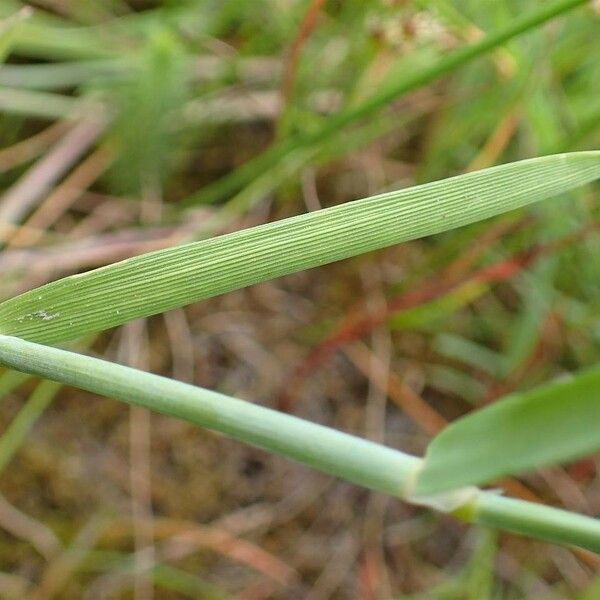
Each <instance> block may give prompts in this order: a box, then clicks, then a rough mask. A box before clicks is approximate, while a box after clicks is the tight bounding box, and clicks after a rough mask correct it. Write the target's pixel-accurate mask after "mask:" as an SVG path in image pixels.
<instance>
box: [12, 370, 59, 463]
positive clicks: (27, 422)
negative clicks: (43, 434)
mask: <svg viewBox="0 0 600 600" xmlns="http://www.w3.org/2000/svg"><path fill="white" fill-rule="evenodd" d="M60 388H61V385H60V384H59V383H55V382H54V381H42V382H41V383H40V384H39V385H38V386H37V387H36V388H35V390H34V391H33V392H32V394H31V396H30V397H29V399H28V400H27V402H25V404H24V405H23V408H21V410H20V411H19V413H18V414H17V416H16V417H15V418H14V419H13V420H12V422H11V423H10V425H9V426H8V427H7V428H6V431H4V432H3V434H2V436H1V437H0V474H1V473H2V472H3V471H4V468H5V467H6V465H7V464H8V463H9V462H10V461H11V459H12V458H13V456H14V455H15V454H16V452H17V451H18V450H19V448H20V447H21V446H22V445H23V442H24V441H25V438H26V437H27V435H28V434H29V432H30V431H31V429H32V427H33V426H34V425H35V423H36V422H37V421H38V419H39V418H40V417H41V415H42V414H43V412H44V411H45V410H46V408H48V406H49V405H50V403H51V402H52V400H53V399H54V397H55V396H56V394H57V393H58V390H59V389H60Z"/></svg>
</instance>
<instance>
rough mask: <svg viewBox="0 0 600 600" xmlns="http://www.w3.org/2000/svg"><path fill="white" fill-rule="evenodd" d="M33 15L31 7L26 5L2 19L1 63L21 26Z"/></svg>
mask: <svg viewBox="0 0 600 600" xmlns="http://www.w3.org/2000/svg"><path fill="white" fill-rule="evenodd" d="M30 16H31V9H30V8H28V7H24V8H22V9H21V10H19V11H18V12H17V13H15V14H14V15H11V16H10V17H8V18H6V19H4V20H2V21H0V63H2V62H4V59H5V58H6V57H7V56H8V54H9V53H10V50H11V47H12V44H13V41H14V39H15V36H16V34H17V32H18V30H19V27H20V26H21V24H22V23H23V21H25V19H28V18H29V17H30Z"/></svg>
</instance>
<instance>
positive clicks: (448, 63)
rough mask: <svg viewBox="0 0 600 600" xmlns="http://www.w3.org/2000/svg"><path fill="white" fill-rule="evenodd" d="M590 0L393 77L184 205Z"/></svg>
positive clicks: (516, 23)
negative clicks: (370, 93) (426, 65)
mask: <svg viewBox="0 0 600 600" xmlns="http://www.w3.org/2000/svg"><path fill="white" fill-rule="evenodd" d="M585 2H586V0H558V1H557V2H553V3H542V5H541V6H540V7H539V8H537V10H534V11H531V12H529V13H527V14H525V15H522V16H519V17H516V18H515V19H513V20H512V21H511V22H510V23H509V24H508V25H507V26H506V27H503V28H501V29H499V30H497V31H493V32H491V33H490V34H488V35H487V36H485V37H483V38H482V39H481V40H479V41H478V42H475V43H473V44H469V45H467V46H464V47H462V48H459V49H457V50H455V51H454V52H450V53H447V54H445V55H444V56H443V57H442V58H441V59H440V60H438V61H436V62H433V63H432V64H431V65H429V66H428V67H427V68H424V69H419V70H417V71H415V72H411V73H409V74H408V75H404V72H402V74H401V76H400V77H397V78H391V79H390V80H388V81H387V82H385V83H384V85H382V86H380V88H379V89H378V90H377V91H376V92H375V93H374V94H373V95H372V96H370V97H369V98H367V99H366V100H365V101H364V102H361V103H360V104H357V105H356V106H350V107H348V108H347V109H345V110H342V111H341V112H339V113H338V114H337V115H333V116H331V117H328V118H327V120H326V122H325V123H324V125H323V126H322V127H320V128H317V129H316V130H314V131H311V132H309V133H306V134H304V135H299V136H293V137H289V138H287V139H285V140H284V141H282V142H281V143H280V144H276V145H274V146H272V147H271V148H269V149H268V150H267V151H266V152H263V153H262V154H260V155H259V156H257V157H256V158H255V159H253V160H251V161H249V162H247V163H246V164H244V165H242V166H241V167H240V168H239V169H236V170H235V171H233V172H232V173H231V174H230V175H227V176H225V177H223V178H222V179H220V180H218V181H216V182H215V183H214V184H212V185H210V186H208V187H207V188H205V189H203V190H200V191H199V192H198V193H196V194H194V195H192V196H190V197H189V198H187V199H186V200H185V201H184V205H193V204H197V203H213V202H218V201H220V200H223V199H224V198H227V197H228V196H231V195H233V194H235V193H237V192H239V191H240V190H241V189H242V188H244V187H245V186H247V185H249V184H250V183H251V182H252V181H253V180H254V179H255V178H257V177H259V176H260V175H261V174H262V173H264V172H265V171H267V170H269V169H270V168H271V167H273V166H274V165H276V164H277V163H279V162H280V161H281V159H283V158H285V157H286V156H287V155H288V154H290V153H291V152H293V151H295V150H296V149H298V148H300V147H307V146H312V145H315V144H320V143H323V142H325V141H327V140H329V139H330V138H331V137H332V136H334V135H336V134H337V133H339V131H340V129H342V128H344V127H346V126H348V125H351V124H353V123H356V122H358V121H360V120H361V119H364V118H366V117H369V116H372V115H373V114H375V113H376V112H377V111H378V110H380V109H381V108H383V107H384V106H386V105H388V104H389V103H390V102H392V101H393V100H395V99H397V98H399V97H401V96H403V95H404V94H407V93H408V92H411V91H413V90H416V89H419V88H420V87H423V86H424V85H427V84H429V83H431V82H433V81H435V80H436V79H439V78H440V77H442V76H444V75H446V74H447V73H450V72H452V71H454V70H455V69H457V68H459V67H461V66H463V65H465V64H466V63H468V62H469V61H471V60H473V59H475V58H477V57H478V56H483V55H484V54H485V53H486V52H489V51H490V50H493V49H494V48H498V47H499V46H501V45H502V44H504V43H505V42H507V41H509V40H511V39H512V38H514V37H517V36H519V35H521V34H523V33H525V32H527V31H531V30H533V29H535V28H536V27H539V26H540V25H541V24H543V23H545V22H546V21H549V20H550V19H553V18H554V17H556V16H558V15H560V14H562V13H564V12H567V11H569V10H571V9H573V8H575V7H576V6H579V5H581V4H585Z"/></svg>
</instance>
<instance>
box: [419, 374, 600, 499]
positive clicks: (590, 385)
mask: <svg viewBox="0 0 600 600" xmlns="http://www.w3.org/2000/svg"><path fill="white" fill-rule="evenodd" d="M599 406H600V367H596V368H594V369H591V370H589V371H585V372H582V373H578V374H577V375H575V376H572V377H569V378H566V379H562V380H560V381H557V382H555V383H552V384H549V385H545V386H542V387H539V388H536V389H534V390H531V391H527V392H522V393H515V394H511V395H510V396H507V397H506V398H505V399H503V400H499V401H497V402H496V403H494V404H493V405H491V406H489V407H487V408H483V409H481V410H478V411H476V412H473V413H471V414H469V415H468V416H466V417H464V418H462V419H459V420H458V421H455V422H454V423H452V424H451V425H449V426H448V427H447V428H446V429H445V430H444V431H442V432H441V433H440V434H439V435H438V436H437V437H436V438H435V439H434V440H433V442H432V443H431V444H430V446H429V448H428V450H427V454H426V456H425V463H424V467H423V471H422V472H421V475H420V477H419V479H418V482H417V486H416V492H415V493H416V494H423V495H429V494H436V493H438V492H443V491H446V490H450V489H453V488H457V487H461V486H465V485H479V484H483V483H487V482H489V481H492V480H493V479H496V478H498V477H501V476H503V475H509V474H519V473H523V472H525V471H527V470H530V469H533V468H536V467H541V466H546V465H550V464H554V463H559V462H564V461H567V460H571V459H574V458H577V457H580V456H583V455H585V454H589V453H590V452H593V451H595V450H597V449H598V448H600V427H599V426H598V424H599V423H598V419H597V415H598V407H599Z"/></svg>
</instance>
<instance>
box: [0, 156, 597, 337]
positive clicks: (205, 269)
mask: <svg viewBox="0 0 600 600" xmlns="http://www.w3.org/2000/svg"><path fill="white" fill-rule="evenodd" d="M598 177H600V152H576V153H572V154H559V155H553V156H546V157H542V158H535V159H530V160H525V161H520V162H516V163H510V164H506V165H502V166H499V167H493V168H491V169H485V170H482V171H477V172H474V173H468V174H466V175H459V176H457V177H452V178H450V179H446V180H443V181H436V182H433V183H428V184H425V185H420V186H416V187H413V188H409V189H405V190H400V191H395V192H389V193H386V194H381V195H379V196H373V197H371V198H366V199H363V200H358V201H355V202H349V203H347V204H343V205H340V206H335V207H332V208H327V209H323V210H319V211H314V212H312V213H309V214H304V215H300V216H297V217H292V218H289V219H283V220H281V221H277V222H274V223H269V224H266V225H261V226H259V227H254V228H251V229H247V230H243V231H238V232H235V233H231V234H228V235H223V236H219V237H215V238H212V239H208V240H203V241H200V242H195V243H192V244H187V245H183V246H178V247H174V248H168V249H166V250H160V251H157V252H152V253H149V254H145V255H142V256H138V257H135V258H131V259H128V260H125V261H122V262H119V263H116V264H113V265H109V266H107V267H103V268H100V269H96V270H94V271H90V272H88V273H84V274H78V275H73V276H71V277H66V278H64V279H61V280H59V281H55V282H53V283H50V284H48V285H45V286H42V287H40V288H37V289H35V290H31V291H29V292H26V293H24V294H22V295H20V296H17V297H15V298H11V299H10V300H7V301H6V302H4V303H2V304H0V333H4V334H7V335H14V336H18V337H22V338H25V339H29V340H32V341H39V342H46V343H54V342H60V341H63V340H69V339H74V338H77V337H79V336H81V335H83V334H85V333H91V332H96V331H102V330H104V329H107V328H109V327H114V326H116V325H120V324H122V323H125V322H127V321H130V320H132V319H136V318H139V317H143V316H149V315H153V314H158V313H161V312H164V311H167V310H170V309H173V308H177V307H180V306H184V305H186V304H190V303H191V302H195V301H198V300H202V299H205V298H209V297H211V296H216V295H218V294H223V293H225V292H229V291H232V290H235V289H239V288H242V287H246V286H248V285H252V284H255V283H258V282H261V281H266V280H269V279H273V278H275V277H281V276H282V275H287V274H289V273H294V272H298V271H303V270H305V269H309V268H312V267H317V266H320V265H324V264H327V263H331V262H334V261H337V260H341V259H344V258H348V257H351V256H356V255H359V254H363V253H365V252H369V251H371V250H376V249H379V248H384V247H387V246H390V245H393V244H397V243H400V242H403V241H407V240H411V239H416V238H421V237H424V236H427V235H432V234H435V233H440V232H443V231H448V230H450V229H454V228H456V227H460V226H462V225H467V224H469V223H473V222H475V221H480V220H482V219H486V218H488V217H492V216H495V215H498V214H500V213H504V212H506V211H509V210H514V209H516V208H520V207H522V206H526V205H527V204H531V203H532V202H536V201H539V200H543V199H545V198H549V197H551V196H554V195H556V194H560V193H562V192H565V191H567V190H570V189H573V188H575V187H577V186H580V185H582V184H585V183H587V182H590V181H593V180H594V179H596V178H598Z"/></svg>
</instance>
